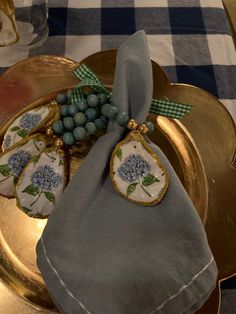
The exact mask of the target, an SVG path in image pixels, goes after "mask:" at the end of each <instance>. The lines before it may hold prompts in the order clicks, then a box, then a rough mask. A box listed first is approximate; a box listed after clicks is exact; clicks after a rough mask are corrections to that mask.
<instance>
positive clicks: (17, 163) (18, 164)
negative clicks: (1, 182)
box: [8, 150, 32, 176]
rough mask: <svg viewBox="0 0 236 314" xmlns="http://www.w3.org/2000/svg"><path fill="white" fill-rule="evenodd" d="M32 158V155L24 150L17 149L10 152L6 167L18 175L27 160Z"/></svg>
mask: <svg viewBox="0 0 236 314" xmlns="http://www.w3.org/2000/svg"><path fill="white" fill-rule="evenodd" d="M31 158H32V155H31V154H30V153H29V152H27V151H25V150H19V151H18V152H16V153H14V154H12V155H11V156H10V157H9V159H8V167H9V168H10V169H11V170H12V171H13V172H14V174H15V175H16V176H19V175H20V173H21V172H22V170H23V168H24V167H25V165H26V164H27V162H28V161H29V160H30V159H31Z"/></svg>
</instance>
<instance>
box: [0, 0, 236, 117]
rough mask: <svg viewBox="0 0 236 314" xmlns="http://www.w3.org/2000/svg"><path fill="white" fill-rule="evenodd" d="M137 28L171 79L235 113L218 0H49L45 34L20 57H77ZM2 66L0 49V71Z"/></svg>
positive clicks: (235, 62)
mask: <svg viewBox="0 0 236 314" xmlns="http://www.w3.org/2000/svg"><path fill="white" fill-rule="evenodd" d="M140 29H144V30H145V31H146V33H147V34H148V41H149V46H150V52H151V57H152V58H153V60H155V61H156V62H157V63H159V64H160V65H161V66H162V67H163V69H164V71H165V72H166V73H167V75H168V76H169V78H170V80H171V81H173V82H181V83H189V84H193V85H196V86H199V87H201V88H203V89H205V90H207V91H209V92H210V93H212V94H213V95H215V96H216V97H218V98H219V99H220V100H221V101H222V102H223V103H224V104H225V105H226V107H227V108H228V109H229V110H230V111H231V113H232V114H233V115H234V116H235V117H236V52H235V47H234V44H233V40H232V36H231V35H232V34H231V30H230V26H229V23H228V20H227V16H226V12H225V10H224V8H223V4H222V1H221V0H60V1H57V0H49V38H48V40H47V41H46V42H45V44H44V45H43V46H42V47H40V48H37V49H34V50H31V51H25V52H24V53H22V52H21V53H22V58H25V57H28V56H35V55H39V54H53V55H55V54H56V55H60V56H66V57H69V58H72V59H74V60H77V61H80V60H81V59H83V58H84V57H86V56H88V55H90V54H92V53H94V52H97V51H100V50H102V49H108V48H117V47H118V46H119V45H120V43H121V42H123V41H124V40H125V39H126V38H127V37H128V36H129V35H131V34H132V33H134V32H135V31H136V30H140ZM12 57H13V56H11V58H12ZM1 59H2V61H1ZM4 62H5V63H4ZM6 68H7V64H6V61H4V60H3V58H1V50H0V71H1V72H0V73H3V72H4V70H5V69H6Z"/></svg>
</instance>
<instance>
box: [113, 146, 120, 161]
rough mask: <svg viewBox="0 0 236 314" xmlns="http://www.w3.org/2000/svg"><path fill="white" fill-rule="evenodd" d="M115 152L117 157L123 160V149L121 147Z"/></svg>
mask: <svg viewBox="0 0 236 314" xmlns="http://www.w3.org/2000/svg"><path fill="white" fill-rule="evenodd" d="M115 154H116V157H118V158H119V159H120V161H121V159H122V150H121V148H120V147H119V148H118V149H117V150H116V152H115Z"/></svg>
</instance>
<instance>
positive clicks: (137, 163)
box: [117, 154, 151, 182]
mask: <svg viewBox="0 0 236 314" xmlns="http://www.w3.org/2000/svg"><path fill="white" fill-rule="evenodd" d="M150 170H151V166H150V164H149V163H148V162H147V161H146V160H144V159H143V157H142V156H140V155H135V154H132V155H130V156H128V157H126V159H125V160H124V162H123V163H122V164H121V165H120V167H119V168H118V170H117V172H118V174H119V176H120V177H121V179H122V180H123V181H126V182H133V181H136V180H138V179H141V178H142V177H143V176H145V175H146V174H147V173H149V172H150Z"/></svg>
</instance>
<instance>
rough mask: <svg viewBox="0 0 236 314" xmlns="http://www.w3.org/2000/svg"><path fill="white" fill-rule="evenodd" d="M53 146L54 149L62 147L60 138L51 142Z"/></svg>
mask: <svg viewBox="0 0 236 314" xmlns="http://www.w3.org/2000/svg"><path fill="white" fill-rule="evenodd" d="M53 144H54V146H56V147H58V148H59V147H61V146H63V141H62V139H61V138H60V137H57V138H55V140H54V141H53Z"/></svg>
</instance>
